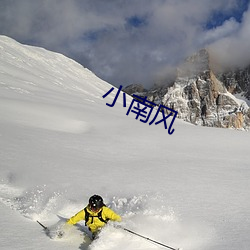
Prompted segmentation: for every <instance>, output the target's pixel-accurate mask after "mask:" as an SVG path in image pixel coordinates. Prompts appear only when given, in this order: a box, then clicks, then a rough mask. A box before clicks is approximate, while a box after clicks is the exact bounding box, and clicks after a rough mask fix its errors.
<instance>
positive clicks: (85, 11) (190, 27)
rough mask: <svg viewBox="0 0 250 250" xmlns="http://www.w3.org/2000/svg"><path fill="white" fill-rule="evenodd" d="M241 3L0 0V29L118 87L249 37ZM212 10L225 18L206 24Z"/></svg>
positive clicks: (151, 78)
mask: <svg viewBox="0 0 250 250" xmlns="http://www.w3.org/2000/svg"><path fill="white" fill-rule="evenodd" d="M239 2H240V1H237V0H220V1H217V0H210V1H207V0H200V1H197V0H180V1H175V0H154V1H152V0H143V1H140V0H127V1H124V0H116V1H114V0H105V1H103V0H72V1H67V0H60V1H59V0H44V1H32V0H22V1H8V0H2V1H1V2H0V33H2V34H5V35H8V36H11V37H13V38H15V39H17V40H18V41H20V42H24V43H29V44H34V45H39V46H42V47H45V48H47V49H50V50H54V51H58V52H61V53H63V54H65V55H67V56H69V57H71V58H73V59H76V60H77V61H79V62H80V63H82V64H83V65H84V66H85V67H88V68H89V69H90V70H92V71H93V72H94V73H96V74H97V75H98V76H100V77H101V78H103V79H105V80H107V81H109V82H110V83H113V84H115V85H117V86H119V85H120V84H122V85H123V86H125V85H127V84H130V83H143V84H144V85H146V86H147V85H150V84H152V83H153V82H155V81H158V80H162V79H164V78H166V72H169V71H171V70H170V69H172V68H173V67H174V66H175V65H176V64H178V63H179V62H180V60H182V59H183V58H185V57H187V56H188V55H190V54H192V53H193V52H195V51H196V50H198V49H200V48H203V47H204V46H209V45H211V44H212V45H213V46H212V47H213V49H214V51H216V52H215V53H216V54H217V53H219V52H220V51H221V49H222V48H223V46H225V44H226V47H232V46H233V47H234V46H236V44H238V40H241V44H243V43H244V39H246V38H248V40H249V35H250V34H249V33H250V32H249V31H248V30H247V29H248V27H249V25H248V26H247V22H248V19H249V18H248V17H247V16H248V13H247V12H246V13H245V15H244V18H243V21H242V23H240V22H239V21H238V20H237V19H236V18H233V13H234V11H235V10H238V9H239ZM214 13H217V14H218V13H219V14H222V16H225V17H229V18H226V20H224V22H223V23H222V24H217V23H216V20H215V25H214V27H213V29H209V30H208V29H207V23H209V22H211V18H214V16H215V15H214ZM217 16H218V15H217ZM231 16H232V17H231ZM230 17H231V18H230ZM233 34H238V35H237V37H234V35H233ZM243 48H247V45H246V44H244V46H243ZM224 51H225V50H224ZM242 53H243V52H242ZM222 54H223V53H222ZM223 56H225V55H224V54H223ZM225 60H226V61H227V60H228V59H225Z"/></svg>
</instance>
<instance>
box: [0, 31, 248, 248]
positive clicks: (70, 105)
mask: <svg viewBox="0 0 250 250" xmlns="http://www.w3.org/2000/svg"><path fill="white" fill-rule="evenodd" d="M111 88H112V86H111V85H110V84H109V83H107V82H104V81H102V80H101V79H99V78H98V77H96V76H95V75H94V74H93V73H92V72H90V71H89V70H87V69H85V68H84V67H82V66H81V65H79V64H77V63H76V62H74V61H72V60H71V59H69V58H66V57H65V56H63V55H60V54H57V53H53V52H50V51H47V50H44V49H42V48H37V47H30V46H25V45H21V44H19V43H18V42H16V41H14V40H12V39H10V38H8V37H4V36H1V37H0V157H1V161H0V212H1V215H2V217H1V224H0V229H1V234H0V248H1V249H4V250H10V249H11V250H13V249H20V250H22V249H25V250H27V249H60V250H63V249H67V250H70V249H72V250H73V249H82V250H87V249H89V250H108V249H109V250H117V249H121V250H131V249H133V250H137V249H144V250H153V249H163V248H162V247H161V246H159V245H156V244H153V243H152V242H148V241H147V240H145V239H142V238H140V237H137V236H135V235H132V234H129V233H128V232H126V231H124V230H121V229H116V228H114V227H113V226H112V225H111V224H109V225H108V226H107V227H106V228H105V229H104V230H103V231H102V232H101V234H100V237H99V238H98V239H97V240H96V241H94V242H93V243H91V242H90V241H89V239H88V237H86V236H85V233H84V232H86V228H85V227H84V222H82V223H80V224H79V225H78V226H75V227H72V228H71V229H68V230H67V231H66V232H65V236H64V237H63V238H62V239H50V238H48V237H47V236H46V235H45V233H44V232H43V230H42V228H41V227H40V226H39V225H38V224H37V223H36V220H39V221H41V222H43V223H44V224H45V225H47V226H49V228H52V229H53V228H54V226H55V224H56V223H58V221H59V222H60V223H64V222H63V220H59V218H58V215H60V216H61V217H65V218H69V217H70V216H72V215H73V214H75V213H76V212H78V211H79V210H80V209H82V208H84V206H85V205H86V204H87V202H88V198H89V196H91V195H92V194H95V193H97V194H100V195H102V196H103V198H104V201H105V203H106V205H107V206H109V207H111V208H112V209H114V210H115V211H116V212H117V213H119V214H120V215H121V216H122V218H123V222H122V225H123V226H124V227H126V228H128V229H130V230H133V231H135V232H137V233H139V234H142V235H144V236H146V237H149V238H151V239H154V240H156V241H159V242H162V243H164V244H166V245H168V246H171V247H174V248H177V247H181V248H183V249H184V250H212V249H220V250H235V249H241V250H248V249H249V246H250V240H249V233H250V229H249V218H250V202H249V195H250V191H249V190H250V182H249V179H250V172H249V141H250V140H249V139H250V134H249V133H248V132H243V131H235V130H225V129H212V128H207V127H199V126H193V125H191V124H190V123H186V122H183V121H181V120H178V119H177V120H176V121H175V122H174V124H173V128H174V129H175V131H174V133H173V134H172V135H169V134H168V132H167V130H165V128H164V125H163V124H162V123H160V124H158V125H155V124H152V125H150V126H149V124H147V123H143V122H141V121H140V120H139V119H138V120H136V119H135V115H134V114H133V113H130V114H129V115H126V113H127V110H128V107H129V104H130V102H131V101H132V98H130V97H129V96H126V101H127V106H126V107H124V103H123V98H122V97H123V95H121V94H120V96H119V97H118V99H117V102H116V104H115V106H114V107H109V106H107V105H106V103H112V102H113V100H114V98H115V96H116V93H117V89H116V88H114V90H113V91H112V92H111V93H110V94H109V95H108V96H106V98H105V99H103V98H102V96H103V95H104V94H105V93H107V92H108V91H109V90H110V89H111ZM167 123H168V125H169V122H168V121H167Z"/></svg>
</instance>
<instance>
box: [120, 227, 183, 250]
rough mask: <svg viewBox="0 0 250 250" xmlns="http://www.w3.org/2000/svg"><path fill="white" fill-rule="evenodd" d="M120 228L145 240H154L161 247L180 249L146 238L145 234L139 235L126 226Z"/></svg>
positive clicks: (172, 249) (173, 249)
mask: <svg viewBox="0 0 250 250" xmlns="http://www.w3.org/2000/svg"><path fill="white" fill-rule="evenodd" d="M122 229H123V230H125V231H127V232H129V233H131V234H134V235H137V236H139V237H141V238H143V239H145V240H148V241H151V242H154V243H156V244H158V245H161V246H163V247H166V248H169V249H171V250H180V248H173V247H170V246H167V245H165V244H162V243H160V242H158V241H155V240H152V239H150V238H148V237H145V236H143V235H141V234H138V233H135V232H133V231H131V230H129V229H127V228H122Z"/></svg>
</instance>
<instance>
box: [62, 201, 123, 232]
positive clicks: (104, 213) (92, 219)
mask: <svg viewBox="0 0 250 250" xmlns="http://www.w3.org/2000/svg"><path fill="white" fill-rule="evenodd" d="M85 209H87V212H88V213H89V218H88V221H85V223H86V226H88V228H89V229H90V231H91V232H92V233H95V232H97V231H98V230H99V229H100V228H102V227H103V226H104V225H105V224H106V223H105V222H104V221H108V220H112V221H121V220H122V219H121V217H120V215H118V214H116V213H115V212H114V211H113V210H111V209H110V208H108V207H106V206H103V207H102V208H101V209H100V210H99V211H97V212H93V211H91V210H90V209H89V207H86V208H85ZM100 212H101V218H102V219H103V220H104V221H102V220H100V219H99V218H98V215H100ZM80 220H85V210H84V209H82V210H81V211H79V212H78V213H77V214H75V215H74V216H72V217H71V218H70V219H69V220H68V221H67V224H70V225H74V224H76V223H77V222H79V221H80Z"/></svg>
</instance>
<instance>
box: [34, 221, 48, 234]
mask: <svg viewBox="0 0 250 250" xmlns="http://www.w3.org/2000/svg"><path fill="white" fill-rule="evenodd" d="M36 222H37V223H38V224H39V225H40V226H42V227H43V229H44V230H45V231H46V230H48V228H47V227H45V226H44V225H43V224H42V223H41V222H39V221H38V220H37V221H36Z"/></svg>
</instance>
